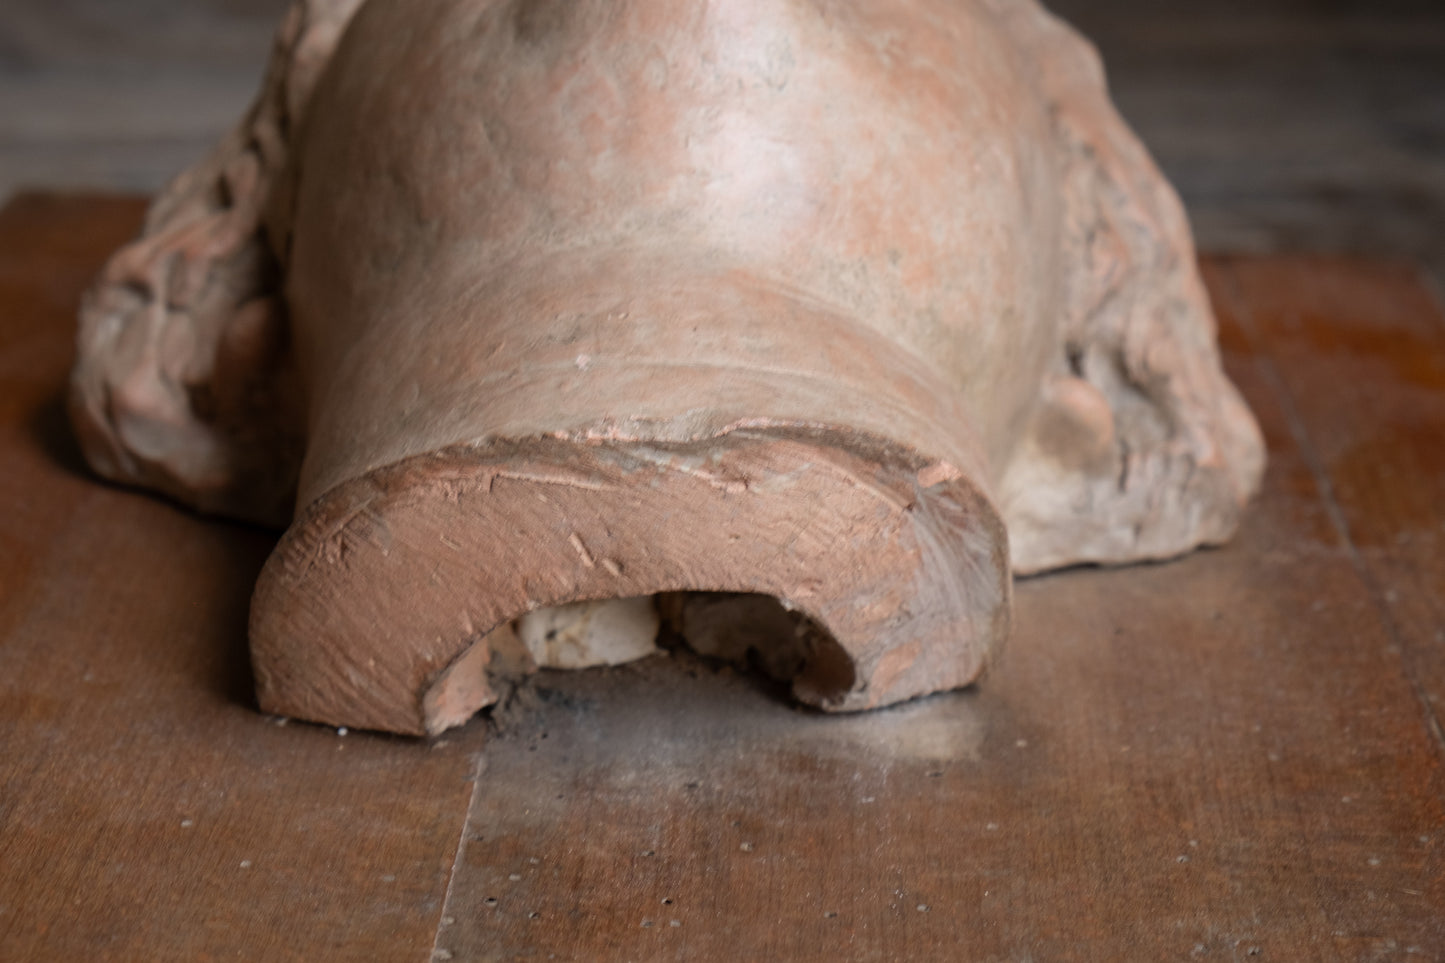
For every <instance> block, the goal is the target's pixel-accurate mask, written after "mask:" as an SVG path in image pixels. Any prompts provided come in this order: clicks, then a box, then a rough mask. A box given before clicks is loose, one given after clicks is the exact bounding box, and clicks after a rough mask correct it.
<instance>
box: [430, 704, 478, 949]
mask: <svg viewBox="0 0 1445 963" xmlns="http://www.w3.org/2000/svg"><path fill="white" fill-rule="evenodd" d="M488 735H489V736H490V735H491V734H490V733H488ZM487 741H488V742H490V741H491V740H490V738H489V739H488V740H487ZM486 768H487V757H486V746H485V745H483V747H482V748H481V750H479V751H478V752H477V761H476V764H475V765H474V766H473V767H472V790H471V792H469V793H467V806H466V809H465V811H464V812H463V813H462V826H461V831H460V832H459V833H458V834H457V848H456V850H455V851H454V852H453V853H452V868H451V870H450V871H449V872H448V873H447V888H446V890H445V892H444V893H443V894H442V907H441V912H440V913H439V914H438V916H437V926H436V932H435V933H433V934H432V941H431V953H430V954H429V955H428V956H427V959H428V960H449V959H451V958H452V954H451V951H450V950H448V949H446V948H445V947H443V946H442V945H441V940H442V932H443V931H444V930H445V929H446V928H447V920H448V919H449V918H451V917H452V915H453V914H452V913H451V908H452V890H453V888H455V886H456V884H457V870H458V869H459V868H460V867H461V865H462V854H463V852H464V851H465V850H466V848H467V833H468V832H470V831H471V828H472V809H473V808H474V807H475V806H476V803H477V787H478V786H480V785H481V784H482V773H483V772H485V771H486Z"/></svg>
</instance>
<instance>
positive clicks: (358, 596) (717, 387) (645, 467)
mask: <svg viewBox="0 0 1445 963" xmlns="http://www.w3.org/2000/svg"><path fill="white" fill-rule="evenodd" d="M72 401H73V406H72V407H73V415H74V421H75V424H76V428H77V431H78V433H79V435H80V437H81V439H82V441H83V443H84V446H85V450H86V453H87V456H88V457H89V459H90V461H91V463H92V464H93V465H94V466H95V468H96V469H97V470H98V471H99V472H101V473H102V474H104V475H107V476H109V477H111V478H115V479H118V480H122V481H125V482H130V483H134V484H139V485H145V486H149V487H153V488H156V489H159V490H160V491H163V492H165V493H167V494H169V495H171V496H173V497H175V498H178V499H180V500H182V501H184V502H186V503H188V504H190V505H193V506H195V507H197V508H199V509H202V510H205V511H211V512H218V513H223V514H228V515H233V516H238V517H242V518H248V519H253V520H257V521H261V522H265V523H270V524H275V525H278V526H280V525H287V524H289V526H290V527H289V528H288V529H287V531H286V534H285V535H284V537H283V538H282V541H281V543H280V545H279V546H278V548H277V549H276V551H275V554H274V555H273V557H272V558H271V560H270V561H269V563H268V564H267V566H266V569H265V571H264V572H263V574H262V576H261V579H260V582H259V584H258V586H257V589H256V595H255V599H254V601H253V609H252V621H251V639H252V648H253V657H254V662H255V667H256V674H257V680H258V685H259V689H260V697H261V702H262V705H263V707H265V708H267V709H269V710H272V711H277V712H282V713H286V714H293V715H298V716H302V717H305V718H311V719H317V720H322V721H327V722H332V723H336V724H346V725H354V726H368V727H374V728H382V729H390V730H395V731H401V732H423V731H433V732H434V731H438V730H440V729H441V728H444V727H446V726H448V725H451V724H455V723H457V722H459V721H461V720H463V719H465V718H466V717H467V716H468V715H470V714H471V713H472V712H474V711H475V710H476V709H477V708H478V707H480V706H482V705H485V704H487V703H488V702H490V701H492V700H493V699H495V697H496V691H497V680H498V679H499V678H501V677H503V676H505V675H507V674H508V673H510V672H516V671H525V669H526V668H527V667H528V666H530V665H531V664H534V663H535V662H537V661H538V660H539V659H541V660H542V661H547V659H549V658H551V657H549V656H545V655H541V654H539V652H540V651H541V649H539V647H538V646H539V643H537V642H536V641H535V640H536V639H541V640H542V643H546V644H551V643H555V642H556V640H557V638H558V633H559V632H565V631H567V630H568V629H567V627H568V626H573V627H574V628H575V626H576V625H580V624H582V623H583V622H585V621H586V620H587V619H591V618H593V617H594V616H597V613H598V612H599V611H601V610H600V609H599V608H598V607H596V606H588V605H582V606H581V607H580V608H579V607H577V606H578V603H591V602H597V601H599V600H607V599H634V600H635V599H639V598H644V597H648V596H654V595H657V594H659V593H675V592H711V593H754V594H755V595H757V596H759V597H765V598H770V599H775V600H778V602H777V603H776V604H778V605H780V606H781V608H779V609H778V612H781V613H782V614H783V616H784V619H783V623H782V624H786V625H793V626H795V627H796V632H795V636H796V640H795V641H796V646H795V650H796V659H794V660H793V661H792V662H790V663H789V662H788V661H787V660H783V663H787V664H786V665H783V663H779V664H780V665H782V668H780V669H779V671H781V672H783V673H785V674H790V675H792V676H793V684H794V690H795V692H796V693H797V694H798V695H799V697H800V698H803V699H805V700H806V701H809V702H811V703H814V704H816V705H820V706H823V707H825V708H830V709H854V708H866V707H870V706H877V705H884V704H887V703H890V702H894V701H897V700H900V699H906V698H910V697H913V696H916V695H919V694H922V693H927V692H932V691H937V690H940V689H945V688H951V687H955V686H960V685H964V684H966V683H968V682H969V681H971V680H973V679H974V678H975V677H976V676H977V675H978V674H979V672H980V671H981V670H982V669H983V668H984V667H985V666H986V665H987V663H988V662H989V660H990V659H991V658H992V657H993V656H994V654H995V653H996V652H997V651H998V648H999V645H1000V644H1001V643H1002V641H1003V640H1004V638H1005V637H1006V635H1007V633H1008V625H1009V594H1010V580H1011V573H1012V572H1018V573H1030V572H1038V571H1042V570H1045V569H1049V568H1054V567H1058V566H1063V565H1069V564H1074V563H1079V562H1103V563H1120V562H1128V561H1133V560H1136V559H1155V558H1164V557H1167V556H1171V555H1175V554H1178V553H1181V552H1185V551H1188V550H1189V549H1191V548H1193V547H1195V546H1197V545H1200V544H1204V543H1214V542H1219V541H1222V540H1224V539H1226V538H1227V537H1228V536H1229V535H1230V533H1231V532H1232V531H1233V529H1234V527H1235V525H1236V524H1237V521H1238V518H1239V515H1240V511H1241V509H1242V507H1243V505H1244V503H1245V502H1246V500H1247V499H1248V497H1249V496H1250V495H1251V493H1252V492H1253V491H1254V489H1255V487H1256V485H1257V482H1258V478H1259V475H1260V471H1261V467H1262V453H1261V443H1260V437H1259V433H1258V430H1257V428H1256V427H1255V424H1254V422H1253V420H1252V419H1251V417H1250V415H1249V413H1248V411H1247V410H1246V409H1245V407H1244V406H1243V404H1242V403H1241V401H1240V399H1239V397H1238V395H1237V393H1236V392H1235V390H1234V388H1233V387H1232V386H1231V385H1230V384H1229V382H1228V381H1227V380H1226V379H1225V377H1224V376H1223V374H1222V373H1221V371H1220V367H1219V360H1218V352H1217V348H1216V345H1215V338H1214V327H1213V319H1212V317H1211V315H1210V311H1209V307H1208V303H1207V299H1206V296H1205V294H1204V292H1203V290H1202V288H1201V285H1200V282H1199V279H1198V277H1197V274H1196V270H1195V265H1194V257H1193V251H1192V248H1191V242H1190V238H1189V233H1188V228H1187V225H1186V223H1185V220H1184V217H1183V214H1182V211H1181V208H1180V205H1179V203H1178V201H1177V199H1176V197H1175V196H1174V194H1173V192H1172V191H1171V190H1170V188H1169V187H1168V185H1167V184H1166V183H1165V182H1164V180H1163V179H1162V177H1161V176H1160V174H1159V173H1158V171H1157V170H1156V169H1155V167H1154V166H1153V164H1152V163H1151V162H1150V160H1149V158H1148V157H1147V155H1146V154H1145V152H1144V151H1143V149H1142V148H1141V147H1140V145H1139V144H1138V143H1137V141H1136V140H1135V139H1134V137H1133V136H1131V134H1130V133H1129V132H1128V130H1127V129H1126V128H1125V127H1124V125H1123V123H1122V122H1121V121H1120V119H1119V118H1118V116H1117V115H1116V114H1115V112H1114V111H1113V109H1112V108H1111V106H1110V104H1109V102H1108V99H1107V95H1106V92H1105V89H1104V84H1103V79H1102V73H1101V70H1100V67H1099V64H1098V61H1097V58H1096V56H1095V55H1094V53H1093V51H1092V50H1091V49H1090V48H1089V47H1088V45H1087V44H1086V43H1085V42H1083V41H1082V40H1080V39H1079V38H1078V37H1077V36H1076V35H1075V34H1074V33H1073V32H1072V31H1071V30H1069V29H1068V28H1067V27H1066V26H1064V25H1063V24H1062V23H1060V22H1059V21H1057V20H1055V19H1054V18H1053V17H1051V16H1050V15H1048V14H1047V13H1046V12H1044V11H1043V10H1042V9H1041V8H1040V7H1039V6H1038V5H1037V4H1036V3H1035V2H1033V0H924V2H921V3H916V4H897V3H891V2H882V0H850V2H845V0H821V2H820V0H726V2H721V3H707V4H703V3H687V2H679V0H530V2H528V0H429V2H425V3H421V2H410V0H365V2H359V0H296V3H295V4H294V6H293V7H292V9H291V11H290V12H289V14H288V15H287V18H286V21H285V23H284V25H283V26H282V28H281V31H280V34H279V38H278V42H277V47H276V52H275V55H274V57H273V59H272V63H271V67H270V70H269V73H268V75H267V78H266V81H265V84H264V87H263V89H262V91H261V94H260V96H259V98H258V100H257V103H256V105H255V106H254V107H253V109H252V110H251V112H250V113H249V114H248V115H247V116H246V118H245V119H244V120H243V121H242V122H241V124H240V125H239V127H238V128H237V129H236V131H235V132H234V133H233V134H232V135H231V136H230V137H229V138H228V139H227V140H226V141H224V142H223V143H222V144H221V145H220V146H219V147H218V148H217V150H216V152H215V153H214V154H213V155H212V156H211V157H210V158H209V159H208V160H207V161H205V162H204V163H202V164H200V165H198V166H197V167H196V168H194V169H193V170H190V171H188V172H186V173H185V174H183V175H182V176H181V177H180V178H179V179H178V180H177V181H176V182H175V183H173V184H172V185H171V186H170V187H169V188H168V189H167V190H166V191H165V192H164V193H163V194H162V195H161V196H160V197H159V198H158V199H157V200H156V202H155V204H154V206H153V208H152V210H151V213H150V216H149V218H148V220H147V223H146V225H145V229H144V232H143V234H142V236H141V238H140V239H139V240H137V241H136V242H134V243H133V244H131V245H129V246H128V247H126V248H124V249H123V250H121V251H120V252H118V253H117V254H116V255H115V257H114V258H113V260H112V261H111V263H110V264H109V266H108V267H107V268H106V270H105V273H104V274H103V276H102V277H101V278H100V279H99V281H98V282H97V284H96V286H95V288H94V290H93V291H92V292H91V294H90V296H89V298H88V300H87V302H86V305H85V307H84V311H83V323H82V330H81V345H80V359H79V361H78V363H77V366H76V369H75V375H74V383H73V396H72ZM728 598H732V596H717V595H709V596H697V597H695V598H693V597H680V598H679V597H673V603H672V609H671V611H672V615H671V616H670V617H672V618H677V619H681V620H683V621H684V622H685V621H686V620H687V619H688V617H689V616H688V614H687V613H688V612H689V611H691V612H692V613H693V616H692V619H693V622H694V623H695V624H694V626H693V627H692V628H691V629H689V628H688V627H687V626H686V625H684V626H683V634H684V635H687V636H689V637H692V636H693V635H697V636H699V637H702V636H707V635H708V634H709V630H708V628H707V625H706V618H705V616H703V615H700V614H698V613H701V612H704V611H705V610H708V607H709V606H711V607H712V610H714V611H715V610H717V609H718V604H719V603H720V602H722V601H725V600H726V599H728ZM624 604H625V605H630V606H631V607H632V609H634V610H636V609H637V608H638V603H636V602H629V603H618V605H624ZM564 606H572V608H559V607H564ZM724 607H725V606H724ZM642 608H643V609H646V611H651V609H650V608H648V607H647V605H646V604H644V605H643V606H642ZM569 612H570V613H573V615H568V614H567V613H569ZM615 612H616V610H614V614H615ZM774 614H775V615H776V613H774ZM759 617H760V618H761V617H762V616H759ZM767 617H769V618H770V617H774V616H767ZM597 618H599V619H602V621H606V619H604V618H602V617H601V616H597ZM607 618H611V616H608V617H607ZM639 618H641V620H642V622H643V623H645V622H646V619H647V616H646V614H645V613H644V614H643V615H642V616H639ZM519 619H521V620H522V621H521V622H518V621H517V620H519ZM699 619H701V620H702V621H699ZM529 620H530V621H529ZM539 620H540V622H539ZM549 620H550V621H549ZM602 621H599V622H598V623H597V624H598V625H601V624H602ZM623 622H624V623H625V622H626V619H623ZM543 623H545V625H543ZM529 624H530V625H531V626H532V628H531V629H528V628H527V626H528V625H529ZM588 624H591V623H588ZM618 624H622V623H618ZM638 624H641V623H638ZM539 625H543V627H542V628H538V627H537V626H539ZM547 626H550V627H547ZM514 627H515V628H514ZM517 631H521V633H522V636H523V638H522V639H521V641H519V639H518V635H517ZM577 631H581V630H577ZM588 631H591V630H590V629H589V630H588ZM597 631H599V632H600V631H601V630H600V629H599V630H597ZM609 631H612V630H609ZM529 632H530V636H529ZM619 632H620V633H621V634H623V635H625V634H626V630H625V629H617V630H616V631H613V635H617V634H618V633H619ZM602 634H603V635H606V633H605V632H604V633H602ZM713 635H716V633H713ZM532 637H535V638H533V641H528V638H532ZM598 637H599V638H600V636H598ZM713 641H714V643H715V644H714V645H713V647H714V648H715V649H719V650H720V649H725V648H727V646H728V645H736V644H737V642H736V639H734V640H733V641H732V642H726V643H725V642H718V641H717V639H715V638H714V640H713ZM523 642H525V643H526V644H522V643H523ZM543 648H545V645H543ZM623 648H626V646H625V645H624V646H623ZM557 658H559V659H560V658H562V657H561V656H557ZM563 661H564V662H565V659H564V660H563ZM586 661H587V660H586V659H585V658H584V659H582V660H581V663H580V664H585V663H586Z"/></svg>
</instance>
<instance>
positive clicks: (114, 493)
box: [0, 196, 482, 961]
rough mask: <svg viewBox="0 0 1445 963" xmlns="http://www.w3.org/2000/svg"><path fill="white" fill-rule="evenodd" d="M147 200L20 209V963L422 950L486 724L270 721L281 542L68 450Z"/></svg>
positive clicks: (2, 767) (6, 447)
mask: <svg viewBox="0 0 1445 963" xmlns="http://www.w3.org/2000/svg"><path fill="white" fill-rule="evenodd" d="M140 212H141V206H140V205H139V204H138V203H137V202H135V201H134V200H124V201H116V200H105V199H98V198H74V199H71V198H57V197H41V196H26V197H21V198H20V199H18V200H16V201H14V202H12V203H11V204H10V205H9V206H8V207H6V208H5V209H4V212H3V213H0V453H3V454H0V466H3V471H0V960H6V961H10V960H65V959H83V960H207V959H220V958H228V959H245V960H258V961H259V960H267V961H269V960H318V959H326V960H333V959H335V960H405V959H411V960H416V961H425V960H427V959H428V957H429V954H430V952H431V945H432V939H433V935H434V933H435V930H436V926H437V923H438V920H439V919H440V917H441V909H442V901H443V898H444V896H445V892H446V886H447V881H448V878H449V875H450V873H451V868H452V863H453V858H454V855H455V852H456V846H457V841H458V827H459V826H460V823H461V820H462V818H463V815H464V813H465V810H466V806H467V800H468V798H469V795H470V791H471V785H470V780H471V777H472V775H473V773H474V772H475V753H476V751H477V749H478V748H480V746H481V745H482V732H481V731H480V727H474V728H473V730H471V731H469V732H468V733H465V734H464V735H463V736H461V737H460V738H457V739H453V740H452V741H451V742H450V744H448V745H445V746H439V747H438V746H431V745H428V744H426V743H422V742H412V741H405V740H393V739H384V738H379V737H369V736H361V737H356V736H353V735H348V736H345V737H342V736H338V735H337V732H336V731H335V730H331V729H323V728H320V727H314V726H306V725H300V724H290V725H286V726H279V725H277V724H276V721H275V720H270V719H267V718H266V717H264V716H262V715H260V714H259V713H258V712H257V711H256V710H255V708H254V702H253V700H252V697H251V694H250V686H251V680H250V669H249V666H248V660H247V656H246V648H245V625H246V606H247V601H248V599H249V595H250V589H251V584H252V583H253V582H254V581H255V577H256V573H257V571H258V569H259V567H260V564H261V562H262V560H263V559H264V558H265V556H266V553H267V552H268V551H269V549H270V546H271V543H272V541H273V538H272V536H271V535H269V534H267V533H262V532H258V531H253V530H249V529H245V528H242V527H239V526H234V525H228V524H225V523H218V522H214V521H206V520H202V519H199V518H196V517H194V516H192V515H189V514H187V513H186V512H183V511H178V510H176V509H174V508H172V507H170V506H168V505H166V504H164V503H162V502H161V501H158V500H156V499H153V498H149V497H146V496H143V495H137V494H134V493H130V492H125V491H120V490H118V489H115V488H113V487H109V486H105V485H102V484H99V483H97V482H96V481H95V480H94V479H92V478H90V477H88V476H87V475H86V474H85V472H84V470H83V466H82V465H81V463H80V461H79V455H78V452H77V451H76V450H75V448H74V446H73V443H72V442H71V441H70V440H69V434H68V430H67V428H66V423H65V418H64V414H63V411H62V408H61V397H62V389H63V386H64V384H65V378H66V371H67V369H68V368H69V365H70V359H71V356H72V343H73V341H74V334H75V321H74V318H75V309H76V303H77V297H78V295H79V293H80V291H81V289H82V287H83V286H84V285H85V284H86V283H87V282H88V280H89V278H90V276H91V275H92V274H94V272H95V271H96V269H97V268H98V267H99V265H100V263H101V260H102V258H103V257H104V256H105V255H106V254H107V253H108V252H109V251H110V250H111V249H112V248H113V247H115V246H116V245H117V244H119V243H121V242H122V241H123V240H125V239H126V238H127V237H128V236H129V235H131V234H132V233H133V232H134V231H135V229H136V226H137V224H138V219H139V215H140Z"/></svg>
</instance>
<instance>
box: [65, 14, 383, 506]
mask: <svg viewBox="0 0 1445 963" xmlns="http://www.w3.org/2000/svg"><path fill="white" fill-rule="evenodd" d="M358 6H359V0H296V2H295V3H294V4H293V6H292V8H291V10H290V11H289V12H288V14H287V16H286V19H285V21H284V22H283V24H282V26H281V29H280V31H279V32H278V34H277V38H276V45H275V49H274V50H273V53H272V57H271V62H270V65H269V67H268V69H267V73H266V79H265V82H264V84H263V86H262V89H261V93H260V95H259V96H258V97H257V100H256V102H255V104H254V105H253V106H252V107H251V109H250V111H248V113H247V114H246V116H245V118H244V119H243V120H242V121H241V123H240V124H239V125H237V127H236V128H235V129H234V130H233V131H232V132H231V133H230V135H228V136H227V137H226V139H225V140H224V141H222V142H221V144H220V145H219V146H217V148H216V149H215V150H214V151H213V152H212V153H211V155H210V156H209V157H208V158H206V159H205V160H204V161H202V162H201V163H200V164H198V165H196V166H195V167H193V168H191V169H190V170H188V171H186V172H185V173H183V174H181V175H180V176H179V177H178V178H176V180H175V181H173V182H172V183H171V184H170V185H169V186H168V187H166V189H165V190H164V191H162V192H161V194H160V195H158V196H157V197H156V199H155V200H154V202H153V203H152V205H151V208H150V211H149V212H148V214H147V217H146V223H145V225H144V228H143V229H142V233H141V236H140V237H139V238H138V239H137V240H135V241H134V242H132V243H130V244H128V245H126V246H125V247H124V248H122V249H121V250H119V251H118V252H116V254H115V255H114V256H112V258H111V259H110V261H109V263H107V264H106V266H105V268H104V270H103V271H102V272H101V275H100V277H99V278H97V280H96V281H95V283H94V285H93V286H92V287H91V289H90V291H89V292H87V294H86V297H85V299H84V302H83V304H82V307H81V323H80V337H79V357H78V360H77V363H76V367H75V370H74V372H73V373H72V377H71V391H70V411H71V420H72V421H73V423H74V425H75V429H76V433H77V435H78V436H79V438H80V440H81V444H82V447H83V448H84V450H85V454H86V457H87V459H88V460H89V461H90V463H91V465H92V467H94V468H95V469H96V471H98V472H100V473H101V474H102V475H105V476H107V477H109V478H112V479H115V480H116V481H121V482H126V483H131V484H138V485H146V486H151V487H155V488H158V489H160V490H162V491H165V492H166V493H167V494H170V495H171V496H173V497H175V498H177V499H179V500H181V501H183V502H186V503H187V504H190V505H192V506H193V507H195V508H198V509H201V510H203V511H210V512H217V513H220V514H226V515H232V516H235V517H239V518H244V519H248V520H251V521H257V522H262V523H265V524H273V525H284V524H286V523H287V522H288V521H289V520H290V513H291V500H292V497H293V492H294V488H295V483H296V474H297V469H298V466H299V461H300V456H301V451H302V438H301V437H300V434H299V425H300V422H301V417H302V413H301V411H300V407H299V398H298V396H297V392H296V388H295V382H294V377H293V376H292V373H291V365H290V352H289V348H288V333H287V325H286V317H285V309H284V304H283V301H282V298H281V290H282V272H283V266H282V260H283V259H284V246H285V244H286V240H287V236H288V234H289V229H290V223H289V222H290V211H289V204H288V202H287V195H288V193H289V189H288V187H287V184H288V182H289V179H290V178H291V177H292V176H294V172H293V171H291V170H290V167H289V161H290V158H289V153H290V151H289V147H290V134H291V132H292V131H294V130H295V129H296V127H297V126H298V125H299V123H300V122H301V120H302V117H303V115H304V111H305V107H306V103H307V101H308V100H309V98H310V92H311V90H312V89H313V87H314V86H315V83H316V80H317V78H318V77H319V76H320V74H321V72H322V70H323V69H324V68H325V65H326V63H327V61H328V60H329V58H330V55H331V51H332V50H333V49H334V48H335V45H336V42H337V40H338V39H339V38H340V36H341V33H342V31H343V29H344V28H345V25H346V23H347V22H348V20H349V19H350V17H351V15H352V13H353V12H354V11H355V9H356V8H357V7H358ZM277 252H281V253H280V256H279V257H278V253H277Z"/></svg>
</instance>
